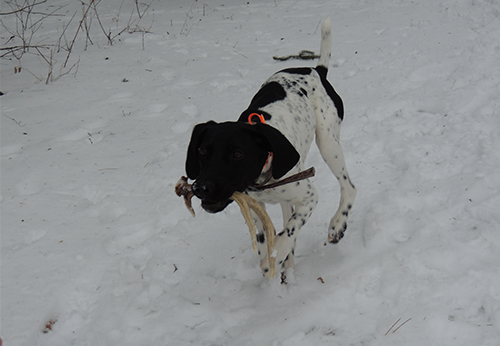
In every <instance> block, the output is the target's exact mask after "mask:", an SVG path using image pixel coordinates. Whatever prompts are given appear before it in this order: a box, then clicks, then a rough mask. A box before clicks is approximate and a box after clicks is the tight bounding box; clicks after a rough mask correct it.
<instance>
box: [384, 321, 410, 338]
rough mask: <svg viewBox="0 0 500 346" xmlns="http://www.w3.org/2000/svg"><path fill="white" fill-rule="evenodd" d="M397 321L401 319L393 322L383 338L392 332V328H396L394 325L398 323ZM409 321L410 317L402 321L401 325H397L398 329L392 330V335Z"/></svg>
mask: <svg viewBox="0 0 500 346" xmlns="http://www.w3.org/2000/svg"><path fill="white" fill-rule="evenodd" d="M399 321H401V318H398V320H397V321H396V322H394V324H393V325H392V326H391V328H389V330H388V331H387V332H386V333H385V334H384V336H387V334H389V333H390V332H391V330H392V328H394V327H395V326H396V324H398V323H399ZM410 321H411V317H410V318H409V319H407V320H406V321H404V322H403V323H401V324H400V325H399V327H397V328H396V329H394V330H393V331H392V334H394V333H396V332H397V331H398V329H399V328H401V327H402V326H404V325H405V324H406V323H408V322H410Z"/></svg>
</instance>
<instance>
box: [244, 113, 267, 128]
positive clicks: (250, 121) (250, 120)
mask: <svg viewBox="0 0 500 346" xmlns="http://www.w3.org/2000/svg"><path fill="white" fill-rule="evenodd" d="M253 117H257V118H259V120H260V122H261V123H262V124H265V123H266V119H264V116H263V115H262V114H259V113H252V114H250V115H249V116H248V123H249V124H250V125H255V124H257V123H252V118H253Z"/></svg>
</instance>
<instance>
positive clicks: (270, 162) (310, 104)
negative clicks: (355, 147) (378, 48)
mask: <svg viewBox="0 0 500 346" xmlns="http://www.w3.org/2000/svg"><path fill="white" fill-rule="evenodd" d="M331 48H332V37H331V23H330V19H329V18H328V19H326V20H325V21H324V22H323V25H322V28H321V50H320V58H319V62H318V66H317V67H316V68H311V67H300V68H289V69H285V70H283V71H280V72H277V73H275V74H274V75H272V76H271V78H269V79H268V80H267V81H266V82H265V83H264V84H263V85H262V87H261V89H260V90H259V91H258V92H257V94H256V95H255V96H254V97H253V99H252V101H251V103H250V106H249V107H248V108H247V110H245V111H244V112H243V113H242V114H241V116H240V117H239V118H238V120H237V121H228V122H223V123H216V122H213V121H209V122H207V123H204V124H198V125H196V126H195V128H194V130H193V133H192V136H191V142H190V143H189V147H188V152H187V160H186V173H187V175H188V177H189V178H190V179H193V180H195V182H194V183H193V192H194V194H195V195H196V196H197V197H198V198H200V199H201V205H202V207H203V208H204V209H205V210H206V211H208V212H211V213H217V212H220V211H221V210H223V209H224V208H225V207H226V206H227V205H228V204H229V203H230V202H231V200H230V199H229V198H230V196H231V195H232V194H233V192H235V191H239V192H244V193H247V194H248V195H250V196H251V197H253V198H254V199H256V200H257V201H258V202H260V203H261V205H263V206H264V204H265V203H271V204H276V203H279V204H280V205H281V209H282V212H283V224H284V225H283V230H282V231H281V232H279V233H278V234H277V235H276V238H275V249H276V253H275V254H273V256H274V255H275V261H276V263H277V265H278V266H279V267H278V268H280V271H281V273H282V275H284V272H285V271H286V269H287V268H290V267H293V260H294V250H295V245H296V238H297V234H298V233H299V230H300V229H301V228H302V226H304V224H305V223H306V222H307V220H308V219H309V217H310V216H311V214H312V212H313V210H314V208H315V207H316V204H317V202H318V193H317V191H316V188H315V186H314V184H313V183H312V182H311V181H310V180H309V179H305V180H301V181H297V182H294V183H291V184H287V185H282V186H280V187H276V188H271V189H266V190H258V189H256V188H255V186H256V185H259V184H264V183H268V182H270V183H272V182H276V181H279V180H280V179H282V178H286V177H288V176H290V175H293V174H295V173H298V172H299V171H302V170H303V169H304V162H305V158H306V155H307V153H308V151H309V148H310V146H311V142H312V141H313V139H314V138H315V137H316V144H317V145H318V148H319V150H320V152H321V156H322V157H323V159H324V160H325V162H326V163H327V164H328V167H330V169H331V171H332V172H333V174H334V175H335V176H336V177H337V179H338V181H339V183H340V192H341V197H340V205H339V207H338V210H337V212H336V213H335V215H334V216H333V218H332V219H331V221H330V226H329V230H328V241H329V242H331V243H337V242H338V241H340V239H342V237H343V236H344V232H345V230H346V227H347V218H348V215H349V210H350V209H351V207H352V205H353V203H354V198H355V196H356V188H355V187H354V185H353V184H352V182H351V181H350V178H349V175H348V173H347V169H346V166H345V162H344V154H343V152H342V147H341V146H340V142H339V135H340V125H341V122H342V119H343V115H344V108H343V104H342V100H341V98H340V97H339V95H337V93H336V92H335V90H334V89H333V87H332V86H331V84H330V83H329V82H328V80H327V79H326V75H327V72H328V64H329V62H330V56H331ZM254 218H255V215H254ZM255 219H256V224H257V229H258V230H257V240H258V241H257V243H258V244H257V247H258V252H259V256H260V260H261V262H260V266H261V269H262V272H263V274H264V276H267V275H268V272H269V263H268V260H267V247H266V245H265V236H264V234H265V233H264V231H263V229H262V223H261V222H260V220H258V219H257V218H255Z"/></svg>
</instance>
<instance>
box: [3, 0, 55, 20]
mask: <svg viewBox="0 0 500 346" xmlns="http://www.w3.org/2000/svg"><path fill="white" fill-rule="evenodd" d="M45 2H47V0H43V1H40V2H35V3H33V4H28V5H26V6H24V7H21V8H18V9H17V10H13V11H11V12H0V16H7V15H9V14H16V13H19V12H22V11H24V10H26V9H29V8H31V7H33V6H36V5H41V4H43V3H45Z"/></svg>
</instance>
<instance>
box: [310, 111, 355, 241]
mask: <svg viewBox="0 0 500 346" xmlns="http://www.w3.org/2000/svg"><path fill="white" fill-rule="evenodd" d="M335 118H336V117H332V119H328V118H326V119H325V117H324V116H323V117H321V119H318V124H317V129H316V143H317V145H318V148H319V150H320V153H321V156H322V157H323V159H324V160H325V162H326V164H327V165H328V167H330V170H331V171H332V173H333V174H334V175H335V177H337V179H338V181H339V184H340V204H339V207H338V209H337V212H336V213H335V215H334V216H333V218H332V219H331V221H330V226H329V229H328V242H330V243H338V242H339V241H340V239H342V237H343V236H344V233H345V231H346V229H347V219H348V217H349V211H350V209H351V208H352V205H353V203H354V199H355V197H356V187H355V186H354V185H353V183H352V182H351V179H350V178H349V174H348V173H347V168H346V165H345V160H344V152H343V151H342V147H341V145H340V141H339V132H340V119H339V118H336V119H338V123H336V122H335V121H336V119H335Z"/></svg>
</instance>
